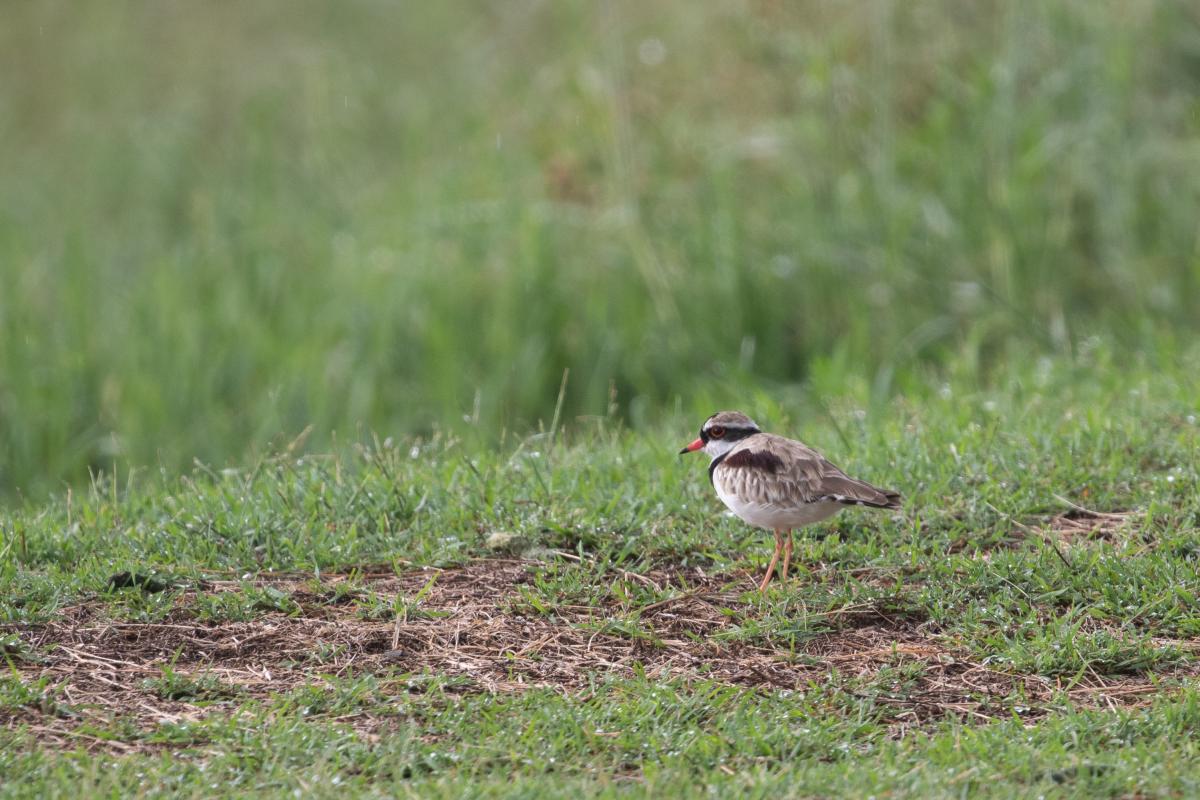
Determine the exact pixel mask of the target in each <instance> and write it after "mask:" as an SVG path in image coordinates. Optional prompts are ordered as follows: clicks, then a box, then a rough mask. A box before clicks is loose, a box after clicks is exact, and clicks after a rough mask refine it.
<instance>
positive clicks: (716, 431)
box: [708, 425, 725, 439]
mask: <svg viewBox="0 0 1200 800" xmlns="http://www.w3.org/2000/svg"><path fill="white" fill-rule="evenodd" d="M708 435H709V436H711V437H712V438H714V439H720V438H721V437H722V436H724V435H725V429H724V428H722V427H721V426H720V425H713V426H712V427H711V428H709V429H708Z"/></svg>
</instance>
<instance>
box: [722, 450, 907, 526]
mask: <svg viewBox="0 0 1200 800" xmlns="http://www.w3.org/2000/svg"><path fill="white" fill-rule="evenodd" d="M715 469H718V470H720V471H721V481H722V483H723V484H724V485H726V486H728V487H729V488H730V489H731V490H732V491H734V492H735V493H736V494H737V495H738V496H739V497H742V498H743V499H745V500H747V501H749V502H753V503H759V504H761V505H769V506H777V507H780V508H786V507H789V506H798V505H804V504H807V503H819V502H834V503H842V504H843V505H848V506H871V507H874V508H899V507H900V495H899V494H898V493H896V492H891V491H887V490H884V489H878V488H876V487H874V486H872V485H871V484H869V483H867V482H866V481H860V480H858V479H857V478H851V477H850V476H849V475H847V474H846V473H844V472H842V471H841V470H840V469H838V468H837V467H836V466H834V465H833V464H832V463H830V462H829V461H828V460H827V459H826V458H825V457H824V456H822V455H821V454H820V453H818V452H817V451H816V450H813V449H812V448H811V447H808V446H807V445H804V444H802V443H800V442H797V441H794V440H792V439H785V438H783V437H782V436H775V435H773V434H769V433H758V434H755V435H753V436H750V437H747V438H746V439H745V440H744V441H742V442H741V443H739V444H738V445H737V446H736V447H734V448H733V449H732V450H730V451H729V454H728V455H727V456H726V457H725V458H723V459H721V462H720V463H719V464H717V465H716V466H715Z"/></svg>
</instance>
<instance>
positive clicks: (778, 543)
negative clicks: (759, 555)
mask: <svg viewBox="0 0 1200 800" xmlns="http://www.w3.org/2000/svg"><path fill="white" fill-rule="evenodd" d="M782 550H783V534H781V533H780V532H779V531H775V554H774V555H772V556H771V563H770V564H767V574H766V575H764V576H763V579H762V583H760V584H759V585H758V590H759V591H760V592H766V591H767V584H768V583H770V582H771V575H773V574H774V572H775V562H777V561H779V554H780V552H782Z"/></svg>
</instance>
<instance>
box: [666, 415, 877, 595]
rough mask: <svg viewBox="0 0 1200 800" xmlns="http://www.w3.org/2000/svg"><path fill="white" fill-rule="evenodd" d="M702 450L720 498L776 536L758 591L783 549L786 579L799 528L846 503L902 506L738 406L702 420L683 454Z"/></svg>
mask: <svg viewBox="0 0 1200 800" xmlns="http://www.w3.org/2000/svg"><path fill="white" fill-rule="evenodd" d="M697 450H703V451H704V452H705V453H707V454H708V456H709V457H710V458H711V459H712V460H711V461H709V464H708V478H709V480H710V481H711V482H712V485H713V488H714V489H716V490H717V497H719V498H721V502H722V503H724V504H725V505H726V507H728V508H729V510H730V511H732V512H733V513H734V514H736V515H737V516H738V517H739V518H740V519H742V520H743V521H744V522H747V523H749V524H750V525H754V526H755V527H759V528H765V529H767V530H770V531H773V532H774V534H775V553H774V555H772V556H771V562H770V563H769V564H768V565H767V573H766V575H764V576H763V579H762V582H761V583H760V584H759V586H758V590H759V591H760V592H764V593H765V592H766V590H767V584H768V583H770V582H771V576H772V575H773V574H774V572H775V565H776V564H777V563H778V561H779V557H780V555H781V554H782V556H783V564H782V566H781V567H780V570H779V577H780V579H781V580H787V572H788V564H789V563H790V562H791V560H792V549H793V547H794V544H793V539H792V532H793V531H794V530H795V529H796V528H799V527H802V526H804V525H811V524H813V523H815V522H820V521H821V520H824V519H828V518H829V517H832V516H833V515H834V514H837V513H838V512H839V511H841V510H842V509H844V508H847V507H849V506H867V507H869V508H884V509H898V508H900V494H899V493H898V492H893V491H890V490H887V489H880V488H878V487H875V486H872V485H871V484H869V483H867V482H866V481H861V480H858V479H857V478H851V477H850V476H849V475H847V474H846V473H844V472H842V471H841V470H840V469H838V468H837V467H836V466H834V465H833V464H832V463H830V462H829V461H828V460H827V459H826V458H825V457H824V456H823V455H821V454H820V453H818V452H817V451H816V450H813V449H812V448H811V447H809V446H808V445H806V444H803V443H802V442H798V441H796V440H794V439H788V438H785V437H783V436H777V435H775V434H773V433H764V432H763V431H762V430H761V429H760V428H759V427H758V425H757V424H756V423H755V422H754V420H752V419H750V417H748V416H746V415H745V414H743V413H741V412H740V411H718V412H717V413H716V414H713V415H712V416H711V417H709V418H708V419H706V420H705V421H704V424H703V425H702V426H700V436H699V437H698V438H697V439H696V440H695V441H693V442H691V443H689V444H688V445H687V446H685V447H684V448H683V449H682V450H680V451H679V454H680V455H684V454H686V453H694V452H696V451H697ZM785 535H786V539H785Z"/></svg>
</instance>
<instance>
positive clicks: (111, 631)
mask: <svg viewBox="0 0 1200 800" xmlns="http://www.w3.org/2000/svg"><path fill="white" fill-rule="evenodd" d="M532 568H533V564H532V563H531V562H524V561H520V560H499V559H493V560H486V561H480V562H476V563H474V564H471V565H469V566H466V567H463V568H458V569H450V570H443V571H438V572H437V575H436V580H434V581H433V582H432V584H430V578H431V577H432V574H431V573H432V571H428V570H427V571H414V572H411V573H408V574H405V575H401V576H398V577H397V576H395V575H392V574H391V573H380V574H368V575H366V576H359V579H360V580H361V584H357V585H356V586H357V587H358V588H360V589H361V590H362V591H367V590H369V591H372V592H374V593H376V595H378V596H381V597H397V596H398V597H412V596H413V595H414V594H416V593H418V592H420V591H422V589H425V594H424V596H423V598H422V602H421V604H420V612H419V613H415V614H408V615H405V614H401V615H400V616H399V618H397V619H395V620H382V621H372V620H368V619H364V618H363V615H362V613H361V610H360V607H359V606H358V604H357V603H356V602H354V597H353V595H350V594H340V595H339V594H338V593H337V592H335V591H334V589H335V588H336V585H337V584H339V583H341V582H343V581H346V580H347V576H341V575H338V576H326V577H325V579H324V582H323V584H322V586H321V587H317V586H316V585H315V584H314V583H313V582H312V581H311V580H300V579H299V577H298V576H289V575H279V576H271V577H266V578H262V579H260V581H261V583H263V584H270V585H273V586H274V587H276V588H278V589H281V590H284V591H287V592H289V593H290V594H291V597H292V599H293V600H295V601H296V602H297V603H298V606H299V609H300V613H298V614H293V615H287V614H283V613H269V614H267V615H265V616H263V617H261V618H259V619H255V620H252V621H248V622H226V623H198V622H196V621H195V619H194V614H193V612H192V611H191V610H190V606H191V601H193V600H194V599H195V597H196V593H185V594H183V595H181V596H180V597H179V598H178V600H177V602H176V606H175V609H174V610H173V611H172V613H171V615H170V616H169V617H168V618H167V619H166V620H164V621H161V622H154V623H138V622H121V621H115V620H113V619H111V618H109V617H108V616H107V615H106V614H105V610H104V605H103V604H102V603H101V602H100V601H96V602H95V603H85V604H81V605H78V606H74V607H72V608H70V609H68V610H67V611H66V613H64V615H63V617H62V619H61V620H58V621H55V622H52V623H49V624H46V625H39V626H30V627H25V628H21V629H19V633H20V636H21V638H22V640H23V642H24V643H25V644H26V645H28V647H29V648H30V649H31V650H33V651H35V652H37V653H38V654H40V655H41V657H42V660H41V662H40V663H31V662H22V663H18V664H17V665H16V669H17V670H18V671H19V672H20V673H21V674H22V676H23V677H24V678H25V679H26V680H27V681H37V680H39V679H44V680H45V682H46V684H47V687H48V692H47V694H48V696H53V697H55V698H57V699H58V700H59V701H61V703H65V704H66V705H67V706H68V707H70V709H71V713H70V714H65V715H63V714H57V713H56V710H58V709H59V708H60V706H59V705H58V704H43V706H42V707H33V706H28V705H27V706H23V707H19V708H16V709H12V708H9V709H4V710H0V724H3V725H5V726H9V727H12V726H15V725H18V724H23V723H28V724H29V725H30V727H31V729H32V730H33V731H34V732H35V733H37V735H38V736H39V737H40V738H41V739H42V740H43V741H45V742H46V743H48V744H54V743H58V744H63V745H66V744H68V743H70V744H71V746H77V745H78V742H79V740H80V736H79V735H78V733H77V729H78V728H79V726H80V724H81V723H82V722H85V721H88V720H96V721H105V722H111V721H112V720H113V719H114V718H116V717H118V716H124V717H129V716H132V717H133V718H134V719H135V721H136V725H137V726H138V728H139V729H143V730H149V729H152V728H153V727H155V726H157V725H159V724H162V723H169V722H176V723H177V722H181V721H186V720H191V719H197V718H200V717H203V716H204V715H205V714H207V713H210V712H211V709H212V701H214V700H217V701H219V700H221V699H222V698H223V697H224V698H228V699H237V698H241V699H246V698H266V697H268V696H269V695H272V694H278V693H281V692H286V691H288V690H291V689H295V688H297V687H300V686H303V685H316V686H323V685H327V684H329V682H330V681H331V680H333V679H334V678H336V677H349V676H361V675H363V674H366V673H371V674H377V675H396V674H408V673H414V672H415V673H422V672H427V673H432V674H436V675H442V676H454V677H456V678H458V679H459V680H457V681H455V684H454V685H455V686H456V687H457V688H458V690H460V691H473V692H492V693H500V692H517V691H522V690H524V689H528V688H530V687H553V688H554V689H556V690H558V691H561V692H564V693H581V692H584V691H585V690H586V687H587V685H588V683H589V679H590V678H594V677H595V676H596V675H601V676H603V675H616V676H631V675H633V674H635V672H642V671H644V673H645V674H646V675H648V676H652V677H654V678H662V679H665V678H674V679H683V680H685V681H686V680H690V679H705V680H710V681H716V682H721V683H727V684H732V685H737V686H744V687H753V688H758V689H764V690H789V691H804V690H805V689H806V687H808V686H809V685H810V684H820V683H825V682H828V681H830V680H831V677H832V676H833V675H834V674H835V673H836V675H837V676H838V679H840V680H843V681H846V682H847V686H849V687H854V686H857V685H861V686H870V687H871V689H870V691H871V692H872V693H873V694H874V695H875V698H876V701H877V702H879V703H882V704H885V705H888V706H891V707H893V708H894V720H895V723H894V725H895V730H896V732H897V733H902V732H903V731H904V730H906V729H909V728H912V727H916V726H921V725H924V724H927V723H930V722H933V721H937V720H940V719H944V718H946V717H955V718H959V719H964V720H978V721H990V720H993V719H997V718H1002V717H1010V716H1011V715H1012V713H1013V712H1014V709H1015V710H1017V711H1018V712H1019V713H1021V714H1022V715H1023V716H1024V717H1026V718H1029V719H1034V718H1038V717H1041V716H1043V715H1044V714H1045V713H1047V712H1048V710H1049V708H1048V706H1049V705H1050V704H1051V703H1052V702H1054V703H1062V702H1063V697H1064V695H1065V697H1066V698H1067V699H1069V702H1070V703H1072V704H1073V705H1076V706H1079V707H1115V706H1128V705H1136V704H1140V703H1143V702H1148V701H1149V698H1150V696H1151V695H1153V694H1154V693H1155V692H1157V691H1161V687H1157V686H1155V685H1153V684H1152V683H1151V682H1150V680H1149V679H1147V678H1145V677H1143V676H1123V677H1121V678H1108V677H1103V676H1100V675H1087V676H1084V677H1083V678H1082V679H1081V680H1079V681H1078V682H1077V683H1075V684H1074V685H1064V684H1063V683H1062V682H1061V681H1055V680H1050V679H1047V678H1044V677H1040V676H1036V675H1018V674H1012V673H1009V672H1005V671H1000V670H997V669H995V668H992V667H990V666H988V665H986V664H983V663H980V662H979V661H978V660H977V659H972V658H971V657H970V656H969V655H968V654H967V653H966V652H964V651H963V650H961V649H959V648H956V647H954V646H953V645H952V644H950V643H948V642H947V641H946V640H945V638H944V637H942V636H939V634H938V632H937V631H936V630H932V629H931V626H930V625H929V624H928V623H921V622H918V621H913V620H911V619H905V618H897V617H894V616H890V615H888V614H886V613H882V612H880V611H878V610H877V609H874V608H870V607H851V608H846V609H843V610H842V611H840V612H838V614H836V615H835V618H834V619H831V620H828V621H829V622H831V623H832V625H833V630H831V631H829V632H827V633H818V634H814V635H813V636H812V637H811V638H809V639H807V640H806V641H804V642H802V643H801V644H799V645H796V647H795V649H789V648H786V647H782V646H775V645H773V644H772V643H769V642H768V643H762V642H757V643H748V642H745V641H730V640H728V639H725V638H722V635H721V634H722V633H723V632H724V633H728V632H729V630H730V629H731V628H732V627H733V626H734V625H736V624H737V623H738V622H739V620H742V619H744V618H745V617H747V616H749V615H753V614H754V613H756V610H755V608H754V605H753V601H752V600H751V599H749V598H751V597H752V595H749V594H747V592H746V590H747V589H748V588H749V587H750V585H751V581H752V580H753V577H752V576H749V575H742V576H737V580H736V582H735V583H732V584H731V583H730V579H729V577H728V576H725V577H721V578H716V577H713V576H710V575H706V574H705V573H704V572H703V571H702V570H700V569H696V568H693V569H690V570H661V571H658V572H654V573H651V574H650V575H649V576H638V579H639V580H642V581H650V582H653V583H655V584H656V585H657V586H658V587H659V588H662V589H669V590H672V591H673V592H674V594H673V595H672V598H671V599H667V600H663V601H660V602H657V603H654V604H652V605H649V606H644V607H642V608H641V609H640V615H639V616H638V617H637V620H638V623H639V626H640V627H639V628H638V633H637V635H621V634H618V633H614V632H611V631H610V630H607V629H606V628H605V627H604V622H605V621H606V620H608V619H609V618H610V617H612V616H613V615H619V616H621V617H622V618H625V619H628V614H627V613H626V612H627V611H628V610H627V609H621V608H619V607H617V606H613V607H609V608H603V607H602V608H592V607H584V606H569V605H568V606H560V607H558V608H556V609H555V612H554V613H553V614H552V615H542V614H533V613H530V614H523V613H519V609H520V608H521V607H522V606H521V598H520V593H519V587H520V586H521V584H522V583H524V582H527V581H529V580H530V575H531V570H532ZM629 577H630V579H632V578H633V576H629ZM238 585H240V584H233V583H232V582H230V583H228V584H224V583H222V582H219V581H218V582H213V583H211V584H208V585H206V586H205V587H204V591H205V592H208V593H215V592H220V591H233V590H235V589H234V587H235V586H238ZM319 654H321V655H319ZM164 668H166V669H169V670H170V671H171V672H172V673H173V674H175V675H177V676H185V677H187V678H191V679H201V678H202V679H203V680H205V681H206V682H207V683H205V684H204V685H205V686H208V687H209V689H208V692H207V695H208V696H207V697H187V696H181V697H172V696H170V694H169V693H167V695H166V696H164V692H163V691H162V689H161V679H162V677H163V675H164ZM896 668H906V669H904V670H899V669H896ZM885 669H892V670H893V671H894V672H896V673H899V672H901V671H903V672H904V674H905V675H906V676H907V677H905V678H904V679H903V680H900V679H899V678H897V679H896V681H892V680H890V678H888V677H886V676H883V678H882V680H881V670H885ZM156 680H157V681H158V683H155V681H156ZM901 684H903V685H901ZM850 690H851V691H854V690H853V688H851V689H850ZM1016 697H1019V698H1021V700H1020V704H1021V705H1020V707H1019V708H1018V707H1017V706H1016V705H1015V703H1014V699H1013V698H1016ZM343 721H345V722H347V723H349V724H351V725H353V726H355V727H357V728H359V729H361V730H362V731H364V732H370V731H372V730H377V729H379V728H380V727H382V726H384V725H386V716H384V715H381V714H380V713H377V712H373V711H364V712H362V713H357V714H352V715H349V716H347V717H345V718H344V720H343ZM84 739H85V741H86V736H85V737H84ZM94 744H95V745H96V746H100V747H106V748H111V749H116V750H124V749H127V748H133V747H135V746H136V745H134V744H132V743H121V742H112V741H101V740H99V739H96V740H94Z"/></svg>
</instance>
